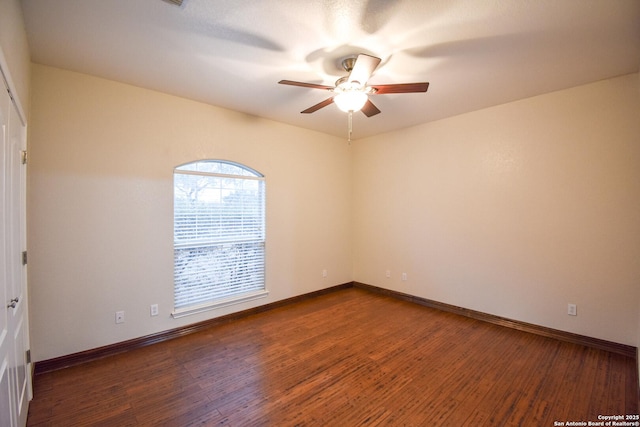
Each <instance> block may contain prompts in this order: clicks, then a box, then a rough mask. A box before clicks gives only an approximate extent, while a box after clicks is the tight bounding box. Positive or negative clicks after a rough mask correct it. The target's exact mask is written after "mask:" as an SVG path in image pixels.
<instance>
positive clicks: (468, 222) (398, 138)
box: [353, 74, 640, 346]
mask: <svg viewBox="0 0 640 427" xmlns="http://www.w3.org/2000/svg"><path fill="white" fill-rule="evenodd" d="M433 89H434V90H436V89H435V87H434V88H433ZM429 108H437V105H434V106H431V107H429ZM639 138H640V91H639V90H638V75H637V74H634V75H628V76H624V77H619V78H615V79H610V80H606V81H601V82H597V83H593V84H589V85H586V86H581V87H577V88H573V89H569V90H563V91H559V92H555V93H551V94H547V95H543V96H538V97H535V98H530V99H526V100H522V101H518V102H513V103H509V104H506V105H501V106H497V107H494V108H489V109H485V110H482V111H477V112H473V113H469V114H465V115H461V116H457V117H453V118H449V119H445V120H441V121H438V122H433V123H429V124H425V125H422V126H418V127H414V128H410V129H406V130H403V131H398V132H394V133H390V134H386V135H381V136H378V137H373V138H369V139H366V140H361V141H356V142H355V143H354V146H353V148H354V156H353V159H354V166H353V168H354V169H353V177H354V191H353V192H354V211H353V215H354V220H353V221H354V222H353V223H354V230H353V231H354V280H356V281H359V282H364V283H368V284H371V285H375V286H381V287H384V288H389V289H393V290H397V291H400V292H406V293H409V294H413V295H417V296H420V297H424V298H428V299H432V300H436V301H441V302H445V303H448V304H453V305H456V306H461V307H465V308H469V309H474V310H479V311H482V312H486V313H491V314H495V315H498V316H503V317H507V318H511V319H517V320H521V321H525V322H530V323H534V324H538V325H543V326H547V327H551V328H557V329H561V330H564V331H569V332H574V333H578V334H583V335H587V336H591V337H596V338H602V339H606V340H611V341H615V342H618V343H623V344H629V345H634V346H637V345H638V342H639V341H638V340H639V326H638V310H639V306H638V302H639V301H640V261H639V260H640V139H639ZM387 269H389V270H390V271H391V277H390V278H386V277H385V273H386V270H387ZM403 272H406V273H407V279H408V280H407V281H402V280H401V273H403ZM567 303H575V304H577V309H578V315H577V316H576V317H573V316H568V315H567Z"/></svg>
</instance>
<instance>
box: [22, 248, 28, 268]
mask: <svg viewBox="0 0 640 427" xmlns="http://www.w3.org/2000/svg"><path fill="white" fill-rule="evenodd" d="M22 265H27V251H24V252H22Z"/></svg>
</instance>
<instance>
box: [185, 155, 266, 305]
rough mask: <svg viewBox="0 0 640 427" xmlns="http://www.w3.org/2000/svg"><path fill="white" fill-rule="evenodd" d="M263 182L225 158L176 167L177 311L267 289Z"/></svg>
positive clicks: (242, 298) (236, 299)
mask: <svg viewBox="0 0 640 427" xmlns="http://www.w3.org/2000/svg"><path fill="white" fill-rule="evenodd" d="M264 187H265V181H264V176H263V175H262V174H260V173H258V172H256V171H255V170H253V169H251V168H248V167H246V166H243V165H240V164H238V163H233V162H228V161H224V160H200V161H197V162H192V163H187V164H185V165H182V166H178V167H177V168H175V169H174V173H173V202H174V207H173V212H174V216H173V228H174V233H173V236H174V313H173V316H174V317H180V316H183V315H187V314H192V313H197V312H201V311H204V310H208V309H211V308H215V307H220V306H224V305H228V304H232V303H236V302H242V301H247V300H250V299H254V298H259V297H263V296H266V295H267V292H266V289H265V280H264V277H265V275H264V265H265V263H264V258H265V188H264Z"/></svg>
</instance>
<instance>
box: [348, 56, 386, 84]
mask: <svg viewBox="0 0 640 427" xmlns="http://www.w3.org/2000/svg"><path fill="white" fill-rule="evenodd" d="M380 61H381V59H380V58H376V57H375V56H371V55H365V54H364V53H361V54H360V55H358V58H357V59H356V63H355V64H353V69H352V70H351V73H349V83H351V82H353V81H357V82H359V83H360V84H361V85H363V86H364V85H365V84H366V83H367V80H369V77H371V74H373V72H374V71H375V70H376V68H377V67H378V64H380Z"/></svg>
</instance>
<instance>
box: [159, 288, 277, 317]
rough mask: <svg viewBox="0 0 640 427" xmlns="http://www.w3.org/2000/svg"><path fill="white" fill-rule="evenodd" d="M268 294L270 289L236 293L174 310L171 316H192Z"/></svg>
mask: <svg viewBox="0 0 640 427" xmlns="http://www.w3.org/2000/svg"><path fill="white" fill-rule="evenodd" d="M268 295H269V291H267V290H262V291H256V292H251V293H249V294H242V295H234V296H232V297H229V298H225V299H221V300H217V301H214V302H209V303H206V304H201V305H196V306H193V307H187V308H183V309H178V310H174V311H173V313H171V317H173V318H174V319H179V318H181V317H186V316H191V315H193V314H198V313H203V312H205V311H210V310H216V309H218V308H222V307H228V306H230V305H234V304H241V303H243V302H248V301H253V300H256V299H260V298H266V297H267V296H268Z"/></svg>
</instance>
